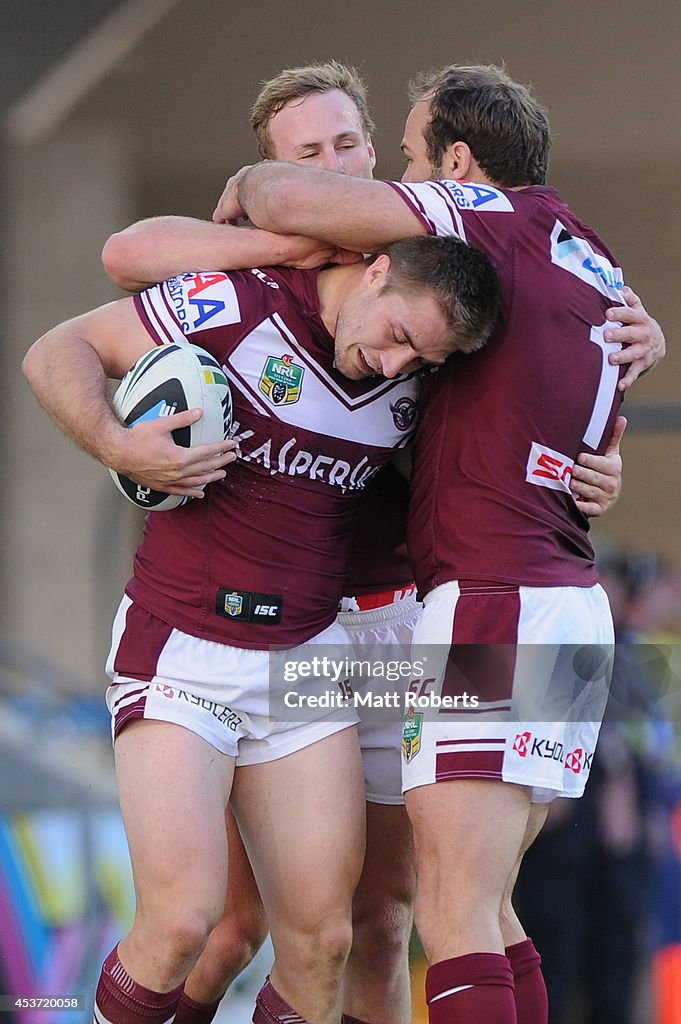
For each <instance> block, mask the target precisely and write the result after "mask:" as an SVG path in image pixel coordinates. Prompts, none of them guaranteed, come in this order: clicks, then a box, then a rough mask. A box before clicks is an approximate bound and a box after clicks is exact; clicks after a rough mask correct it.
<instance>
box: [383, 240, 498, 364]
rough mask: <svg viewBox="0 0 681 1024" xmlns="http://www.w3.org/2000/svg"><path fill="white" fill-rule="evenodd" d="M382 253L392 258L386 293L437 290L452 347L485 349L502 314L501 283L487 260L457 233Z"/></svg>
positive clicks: (396, 245) (407, 243)
mask: <svg viewBox="0 0 681 1024" xmlns="http://www.w3.org/2000/svg"><path fill="white" fill-rule="evenodd" d="M382 252H384V253H387V255H388V256H389V257H390V269H389V271H388V274H387V277H386V282H385V284H384V285H383V291H397V290H399V291H414V292H418V293H419V294H423V293H432V292H434V293H435V298H436V299H437V301H438V303H439V305H440V309H441V310H442V312H443V314H444V317H445V321H446V323H447V327H448V328H449V337H450V342H451V343H452V346H453V347H454V349H455V350H456V351H458V352H475V351H477V349H479V348H482V346H483V345H484V344H485V342H486V341H487V339H488V338H489V336H490V334H491V333H492V330H493V329H494V325H495V323H496V319H497V315H498V312H499V280H498V278H497V275H496V271H495V270H494V267H493V266H492V263H491V262H490V260H489V257H487V256H486V255H485V254H484V253H483V252H481V251H480V250H479V249H476V248H475V246H473V245H468V243H467V242H462V241H461V239H460V238H455V237H454V236H453V235H451V236H450V235H446V236H442V237H440V236H433V235H417V236H416V237H415V238H405V239H403V240H402V241H401V242H393V243H392V244H391V245H387V246H385V248H384V249H383V250H382ZM376 255H380V253H377V254H376ZM374 258H375V257H374Z"/></svg>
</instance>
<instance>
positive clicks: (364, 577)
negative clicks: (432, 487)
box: [343, 466, 414, 597]
mask: <svg viewBox="0 0 681 1024" xmlns="http://www.w3.org/2000/svg"><path fill="white" fill-rule="evenodd" d="M408 508H409V484H408V483H407V481H406V480H405V478H404V477H403V476H402V474H401V473H400V472H399V470H397V469H396V468H395V467H394V466H385V467H384V468H383V469H382V470H381V471H380V472H379V473H377V474H376V476H375V477H373V478H372V479H371V480H370V481H369V483H368V484H367V486H366V488H365V489H364V491H363V492H362V496H361V498H360V500H359V518H358V520H357V526H356V528H355V532H354V534H353V537H352V553H351V557H350V571H349V573H348V578H347V580H346V581H345V587H344V589H343V593H344V594H346V595H348V596H349V597H354V596H356V595H358V594H368V593H371V592H374V591H381V590H386V591H387V590H401V589H402V588H404V587H407V586H409V584H411V583H413V581H414V574H413V572H412V570H411V562H410V561H409V556H408V554H407V512H408Z"/></svg>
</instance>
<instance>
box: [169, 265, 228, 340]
mask: <svg viewBox="0 0 681 1024" xmlns="http://www.w3.org/2000/svg"><path fill="white" fill-rule="evenodd" d="M168 294H169V295H170V298H171V300H172V303H173V307H174V309H175V314H176V316H177V318H178V320H179V321H180V326H181V327H182V330H183V331H184V333H185V334H191V333H193V332H194V331H205V330H211V329H212V328H213V327H225V326H228V325H229V324H238V323H240V322H241V310H240V308H239V300H238V298H237V294H236V289H235V287H234V285H233V283H232V281H231V280H230V278H229V276H228V275H227V274H219V273H210V274H183V275H182V277H174V278H173V279H172V280H171V281H169V282H168Z"/></svg>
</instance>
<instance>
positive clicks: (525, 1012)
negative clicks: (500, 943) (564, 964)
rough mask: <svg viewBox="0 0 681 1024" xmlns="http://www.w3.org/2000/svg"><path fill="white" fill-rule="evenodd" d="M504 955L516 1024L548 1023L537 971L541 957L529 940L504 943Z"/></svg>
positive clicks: (541, 977)
mask: <svg viewBox="0 0 681 1024" xmlns="http://www.w3.org/2000/svg"><path fill="white" fill-rule="evenodd" d="M506 956H507V957H508V960H509V963H510V965H511V970H512V971H513V979H514V982H515V1006H516V1013H517V1014H518V1024H548V1022H549V997H548V993H547V991H546V983H545V982H544V975H543V974H542V972H541V957H540V956H539V953H538V952H537V950H536V949H535V948H534V943H533V942H532V939H525V940H524V941H523V942H516V944H515V945H514V946H507V947H506Z"/></svg>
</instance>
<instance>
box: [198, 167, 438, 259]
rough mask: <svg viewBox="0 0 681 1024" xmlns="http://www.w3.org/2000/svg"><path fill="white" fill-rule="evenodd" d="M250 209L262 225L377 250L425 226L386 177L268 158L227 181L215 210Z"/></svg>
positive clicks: (222, 214) (221, 215) (221, 213)
mask: <svg viewBox="0 0 681 1024" xmlns="http://www.w3.org/2000/svg"><path fill="white" fill-rule="evenodd" d="M244 214H246V215H247V216H248V217H250V219H251V220H252V221H253V223H254V224H257V225H258V227H261V228H265V229H267V230H268V231H276V232H288V233H294V234H301V235H307V236H308V237H310V238H320V239H322V240H323V241H324V242H330V243H332V244H333V245H338V246H342V247H343V248H345V249H352V250H354V251H355V252H372V251H373V250H375V249H378V248H380V247H381V246H383V245H386V244H387V243H389V242H397V241H399V240H400V239H402V238H409V237H411V236H413V235H424V234H426V229H425V227H424V226H423V224H422V223H421V221H420V220H419V219H418V217H417V216H416V215H415V214H414V213H412V212H411V210H410V209H409V207H408V206H407V204H406V203H405V202H404V201H403V200H402V199H400V197H399V196H398V195H397V193H396V192H395V191H394V189H392V188H391V187H390V185H388V184H386V182H384V181H370V180H367V179H364V178H352V177H350V176H349V175H347V174H337V173H336V172H335V171H323V170H319V169H318V168H313V167H300V166H299V165H298V164H287V163H277V162H275V161H272V160H266V161H264V162H263V163H260V164H255V165H254V166H253V167H248V168H245V169H243V170H242V171H240V172H239V173H238V174H236V175H235V176H234V177H233V178H230V180H229V181H228V182H227V186H226V188H225V191H224V192H223V194H222V197H221V199H220V201H219V203H218V206H217V209H216V210H215V213H214V214H213V220H215V221H217V222H219V223H221V222H225V221H229V220H236V219H237V218H239V217H241V216H243V215H244Z"/></svg>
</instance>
